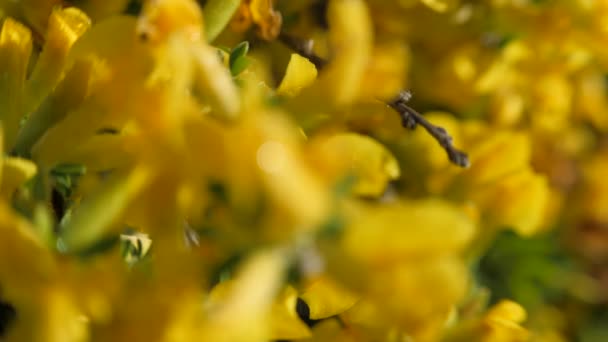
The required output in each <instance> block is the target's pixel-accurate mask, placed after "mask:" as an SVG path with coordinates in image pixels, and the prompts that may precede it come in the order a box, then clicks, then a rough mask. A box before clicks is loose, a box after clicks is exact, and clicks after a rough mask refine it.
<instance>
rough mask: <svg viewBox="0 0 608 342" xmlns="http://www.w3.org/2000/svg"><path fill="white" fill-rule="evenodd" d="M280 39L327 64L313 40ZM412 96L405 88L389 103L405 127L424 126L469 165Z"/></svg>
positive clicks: (452, 157)
mask: <svg viewBox="0 0 608 342" xmlns="http://www.w3.org/2000/svg"><path fill="white" fill-rule="evenodd" d="M279 40H280V41H281V42H282V43H283V44H285V45H286V46H287V47H289V48H290V49H291V50H293V51H295V52H297V53H298V54H300V55H301V56H303V57H305V58H307V59H308V60H310V62H311V63H313V64H314V65H315V66H316V67H317V69H319V70H321V69H323V67H325V66H326V65H327V61H326V60H325V59H323V58H321V57H319V56H317V55H316V54H315V53H314V52H313V41H312V40H310V39H300V38H296V37H293V36H290V35H287V34H284V33H281V34H280V35H279ZM411 97H412V94H411V93H410V92H409V91H406V90H404V91H401V92H399V94H398V95H397V96H396V97H395V98H394V99H393V100H391V101H388V102H387V105H389V106H390V107H391V108H393V109H394V110H395V111H396V112H397V113H399V115H400V116H401V122H402V125H403V127H405V128H408V129H415V128H416V127H417V126H418V125H420V126H422V128H424V129H425V130H426V131H427V132H428V133H429V134H430V135H431V136H432V137H433V138H435V140H436V141H437V142H438V143H439V145H441V147H442V148H443V149H444V150H445V152H446V153H447V155H448V158H449V159H450V161H451V162H452V163H454V164H456V165H458V166H460V167H468V166H469V158H468V156H467V154H466V153H464V152H462V151H460V150H459V149H457V148H456V147H454V145H453V142H452V137H451V136H450V135H449V134H448V132H447V131H446V130H445V129H444V128H443V127H439V126H435V125H433V124H432V123H431V122H429V121H428V120H427V119H426V118H425V117H424V116H422V114H420V113H418V112H417V111H416V110H414V109H413V108H412V107H410V106H409V105H408V104H407V102H409V100H410V98H411Z"/></svg>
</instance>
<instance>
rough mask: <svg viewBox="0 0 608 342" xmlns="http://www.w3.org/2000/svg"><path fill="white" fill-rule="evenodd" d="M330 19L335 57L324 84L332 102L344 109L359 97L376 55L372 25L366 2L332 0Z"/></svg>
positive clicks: (324, 77) (325, 76) (331, 39)
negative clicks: (367, 72)
mask: <svg viewBox="0 0 608 342" xmlns="http://www.w3.org/2000/svg"><path fill="white" fill-rule="evenodd" d="M327 16H328V21H329V23H330V27H331V29H330V37H329V39H330V46H331V53H332V55H333V56H332V59H331V62H330V64H329V65H328V66H327V70H325V71H324V74H323V76H322V77H321V79H320V80H321V81H322V82H323V85H324V89H325V91H327V92H328V94H330V95H329V96H330V97H331V100H332V101H333V102H334V103H336V104H339V105H344V104H348V103H351V102H353V101H354V100H355V98H356V97H357V96H358V95H359V92H360V89H361V86H362V84H361V82H362V80H363V75H364V73H365V68H366V66H367V63H368V61H369V58H370V55H371V51H372V24H371V20H370V17H369V12H368V9H367V5H366V4H365V2H364V1H362V0H331V1H330V2H329V8H328V12H327Z"/></svg>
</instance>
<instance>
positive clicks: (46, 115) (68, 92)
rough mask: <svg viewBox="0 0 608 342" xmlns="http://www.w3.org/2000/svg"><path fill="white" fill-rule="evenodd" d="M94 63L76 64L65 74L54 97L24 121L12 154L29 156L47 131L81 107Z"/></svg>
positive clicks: (89, 61)
mask: <svg viewBox="0 0 608 342" xmlns="http://www.w3.org/2000/svg"><path fill="white" fill-rule="evenodd" d="M92 68H93V61H91V60H78V61H76V62H75V63H74V65H73V66H72V68H71V69H70V70H69V71H68V72H67V74H66V75H65V77H64V78H63V80H61V82H60V83H59V85H58V86H57V88H56V89H55V91H54V92H53V94H51V95H50V96H49V97H47V98H46V99H45V100H44V101H43V102H42V104H41V105H40V107H38V109H37V110H36V111H34V112H33V113H31V114H30V116H29V117H28V118H27V120H26V121H25V123H24V124H23V127H22V128H21V131H20V132H19V135H18V136H17V141H16V143H15V152H16V153H17V154H18V155H20V156H29V155H30V154H31V149H32V147H33V146H34V144H35V143H36V141H38V139H40V137H41V136H42V135H43V134H44V133H45V132H46V130H48V129H49V128H50V127H52V126H53V125H55V124H56V123H57V122H59V121H61V120H62V119H63V118H64V117H65V116H66V115H67V114H68V113H69V112H71V111H72V110H74V109H76V107H77V106H78V105H80V104H81V103H82V101H83V100H84V98H85V96H86V95H87V93H88V89H89V81H90V78H91V76H92V72H93V70H92Z"/></svg>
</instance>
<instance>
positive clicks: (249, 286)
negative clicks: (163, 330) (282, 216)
mask: <svg viewBox="0 0 608 342" xmlns="http://www.w3.org/2000/svg"><path fill="white" fill-rule="evenodd" d="M284 267H285V255H284V254H283V253H281V252H279V251H277V250H266V251H261V252H258V253H256V254H255V255H253V256H252V257H250V258H249V259H248V260H247V261H246V262H245V264H244V265H243V266H242V267H241V268H240V270H239V272H237V275H236V276H235V278H234V279H231V280H229V281H228V283H227V284H224V285H222V284H220V285H219V286H220V289H219V291H220V292H221V293H219V294H218V295H214V294H213V293H212V295H211V298H210V299H211V301H210V302H208V303H207V307H208V310H209V312H210V320H209V324H208V326H207V328H208V329H206V330H207V332H206V333H207V338H206V339H204V340H207V341H226V342H229V341H266V340H268V339H269V336H270V332H271V331H270V320H269V319H270V317H269V314H270V313H271V308H272V304H273V303H274V298H275V296H276V295H277V293H278V291H279V287H280V285H281V282H282V277H283V271H284Z"/></svg>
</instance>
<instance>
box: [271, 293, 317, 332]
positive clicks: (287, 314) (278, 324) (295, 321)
mask: <svg viewBox="0 0 608 342" xmlns="http://www.w3.org/2000/svg"><path fill="white" fill-rule="evenodd" d="M297 299H298V292H297V291H296V290H295V289H294V288H293V287H291V286H287V287H286V288H285V289H284V290H283V291H282V292H281V293H280V294H279V297H278V298H277V300H276V302H275V303H274V305H273V306H272V309H271V311H270V329H271V337H272V339H273V340H294V339H302V338H307V337H310V335H311V333H310V329H309V328H308V326H306V324H304V322H303V321H302V320H301V319H300V318H299V317H298V314H297V313H296V301H297Z"/></svg>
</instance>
